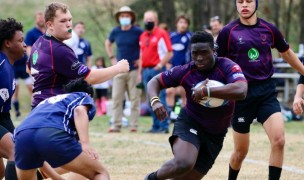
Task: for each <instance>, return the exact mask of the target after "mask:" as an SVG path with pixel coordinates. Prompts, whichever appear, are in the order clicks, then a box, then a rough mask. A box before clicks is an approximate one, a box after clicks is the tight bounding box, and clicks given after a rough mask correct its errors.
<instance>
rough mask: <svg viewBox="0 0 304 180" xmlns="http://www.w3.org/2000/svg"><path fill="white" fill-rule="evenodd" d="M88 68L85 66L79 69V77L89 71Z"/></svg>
mask: <svg viewBox="0 0 304 180" xmlns="http://www.w3.org/2000/svg"><path fill="white" fill-rule="evenodd" d="M87 69H88V67H87V66H85V65H81V66H80V68H79V69H78V75H82V74H84V73H85V72H86V71H87Z"/></svg>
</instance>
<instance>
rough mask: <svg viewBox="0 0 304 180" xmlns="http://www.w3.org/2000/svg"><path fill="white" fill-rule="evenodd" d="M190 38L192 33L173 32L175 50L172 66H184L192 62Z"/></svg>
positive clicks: (172, 38) (173, 47)
mask: <svg viewBox="0 0 304 180" xmlns="http://www.w3.org/2000/svg"><path fill="white" fill-rule="evenodd" d="M190 38H191V33H190V32H189V31H186V32H184V33H181V34H180V33H178V32H171V33H170V39H171V43H172V49H173V57H172V58H171V64H172V66H173V67H175V66H179V65H184V64H186V63H187V62H189V61H190V49H189V46H190Z"/></svg>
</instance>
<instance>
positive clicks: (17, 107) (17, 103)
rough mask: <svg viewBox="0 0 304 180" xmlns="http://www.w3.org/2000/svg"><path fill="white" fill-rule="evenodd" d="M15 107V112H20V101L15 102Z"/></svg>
mask: <svg viewBox="0 0 304 180" xmlns="http://www.w3.org/2000/svg"><path fill="white" fill-rule="evenodd" d="M13 105H14V108H15V111H16V112H19V101H14V102H13Z"/></svg>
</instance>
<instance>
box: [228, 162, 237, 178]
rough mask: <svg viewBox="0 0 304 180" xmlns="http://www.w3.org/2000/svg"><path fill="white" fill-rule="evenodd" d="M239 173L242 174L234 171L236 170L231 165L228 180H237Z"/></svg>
mask: <svg viewBox="0 0 304 180" xmlns="http://www.w3.org/2000/svg"><path fill="white" fill-rule="evenodd" d="M239 172H240V170H234V169H232V168H231V166H230V164H229V175H228V180H236V179H237V176H238V174H239Z"/></svg>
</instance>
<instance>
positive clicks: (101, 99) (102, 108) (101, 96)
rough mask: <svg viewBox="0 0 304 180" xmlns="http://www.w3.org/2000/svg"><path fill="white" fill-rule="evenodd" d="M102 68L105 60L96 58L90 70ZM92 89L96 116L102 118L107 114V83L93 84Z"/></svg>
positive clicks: (104, 66) (104, 65)
mask: <svg viewBox="0 0 304 180" xmlns="http://www.w3.org/2000/svg"><path fill="white" fill-rule="evenodd" d="M102 68H106V63H105V59H104V58H103V57H98V58H97V59H96V61H95V65H94V66H92V68H91V69H92V70H93V69H102ZM93 88H94V89H95V96H96V98H95V104H96V107H97V115H98V116H102V115H104V114H106V113H107V97H108V89H109V81H105V82H103V83H100V84H94V85H93Z"/></svg>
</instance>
